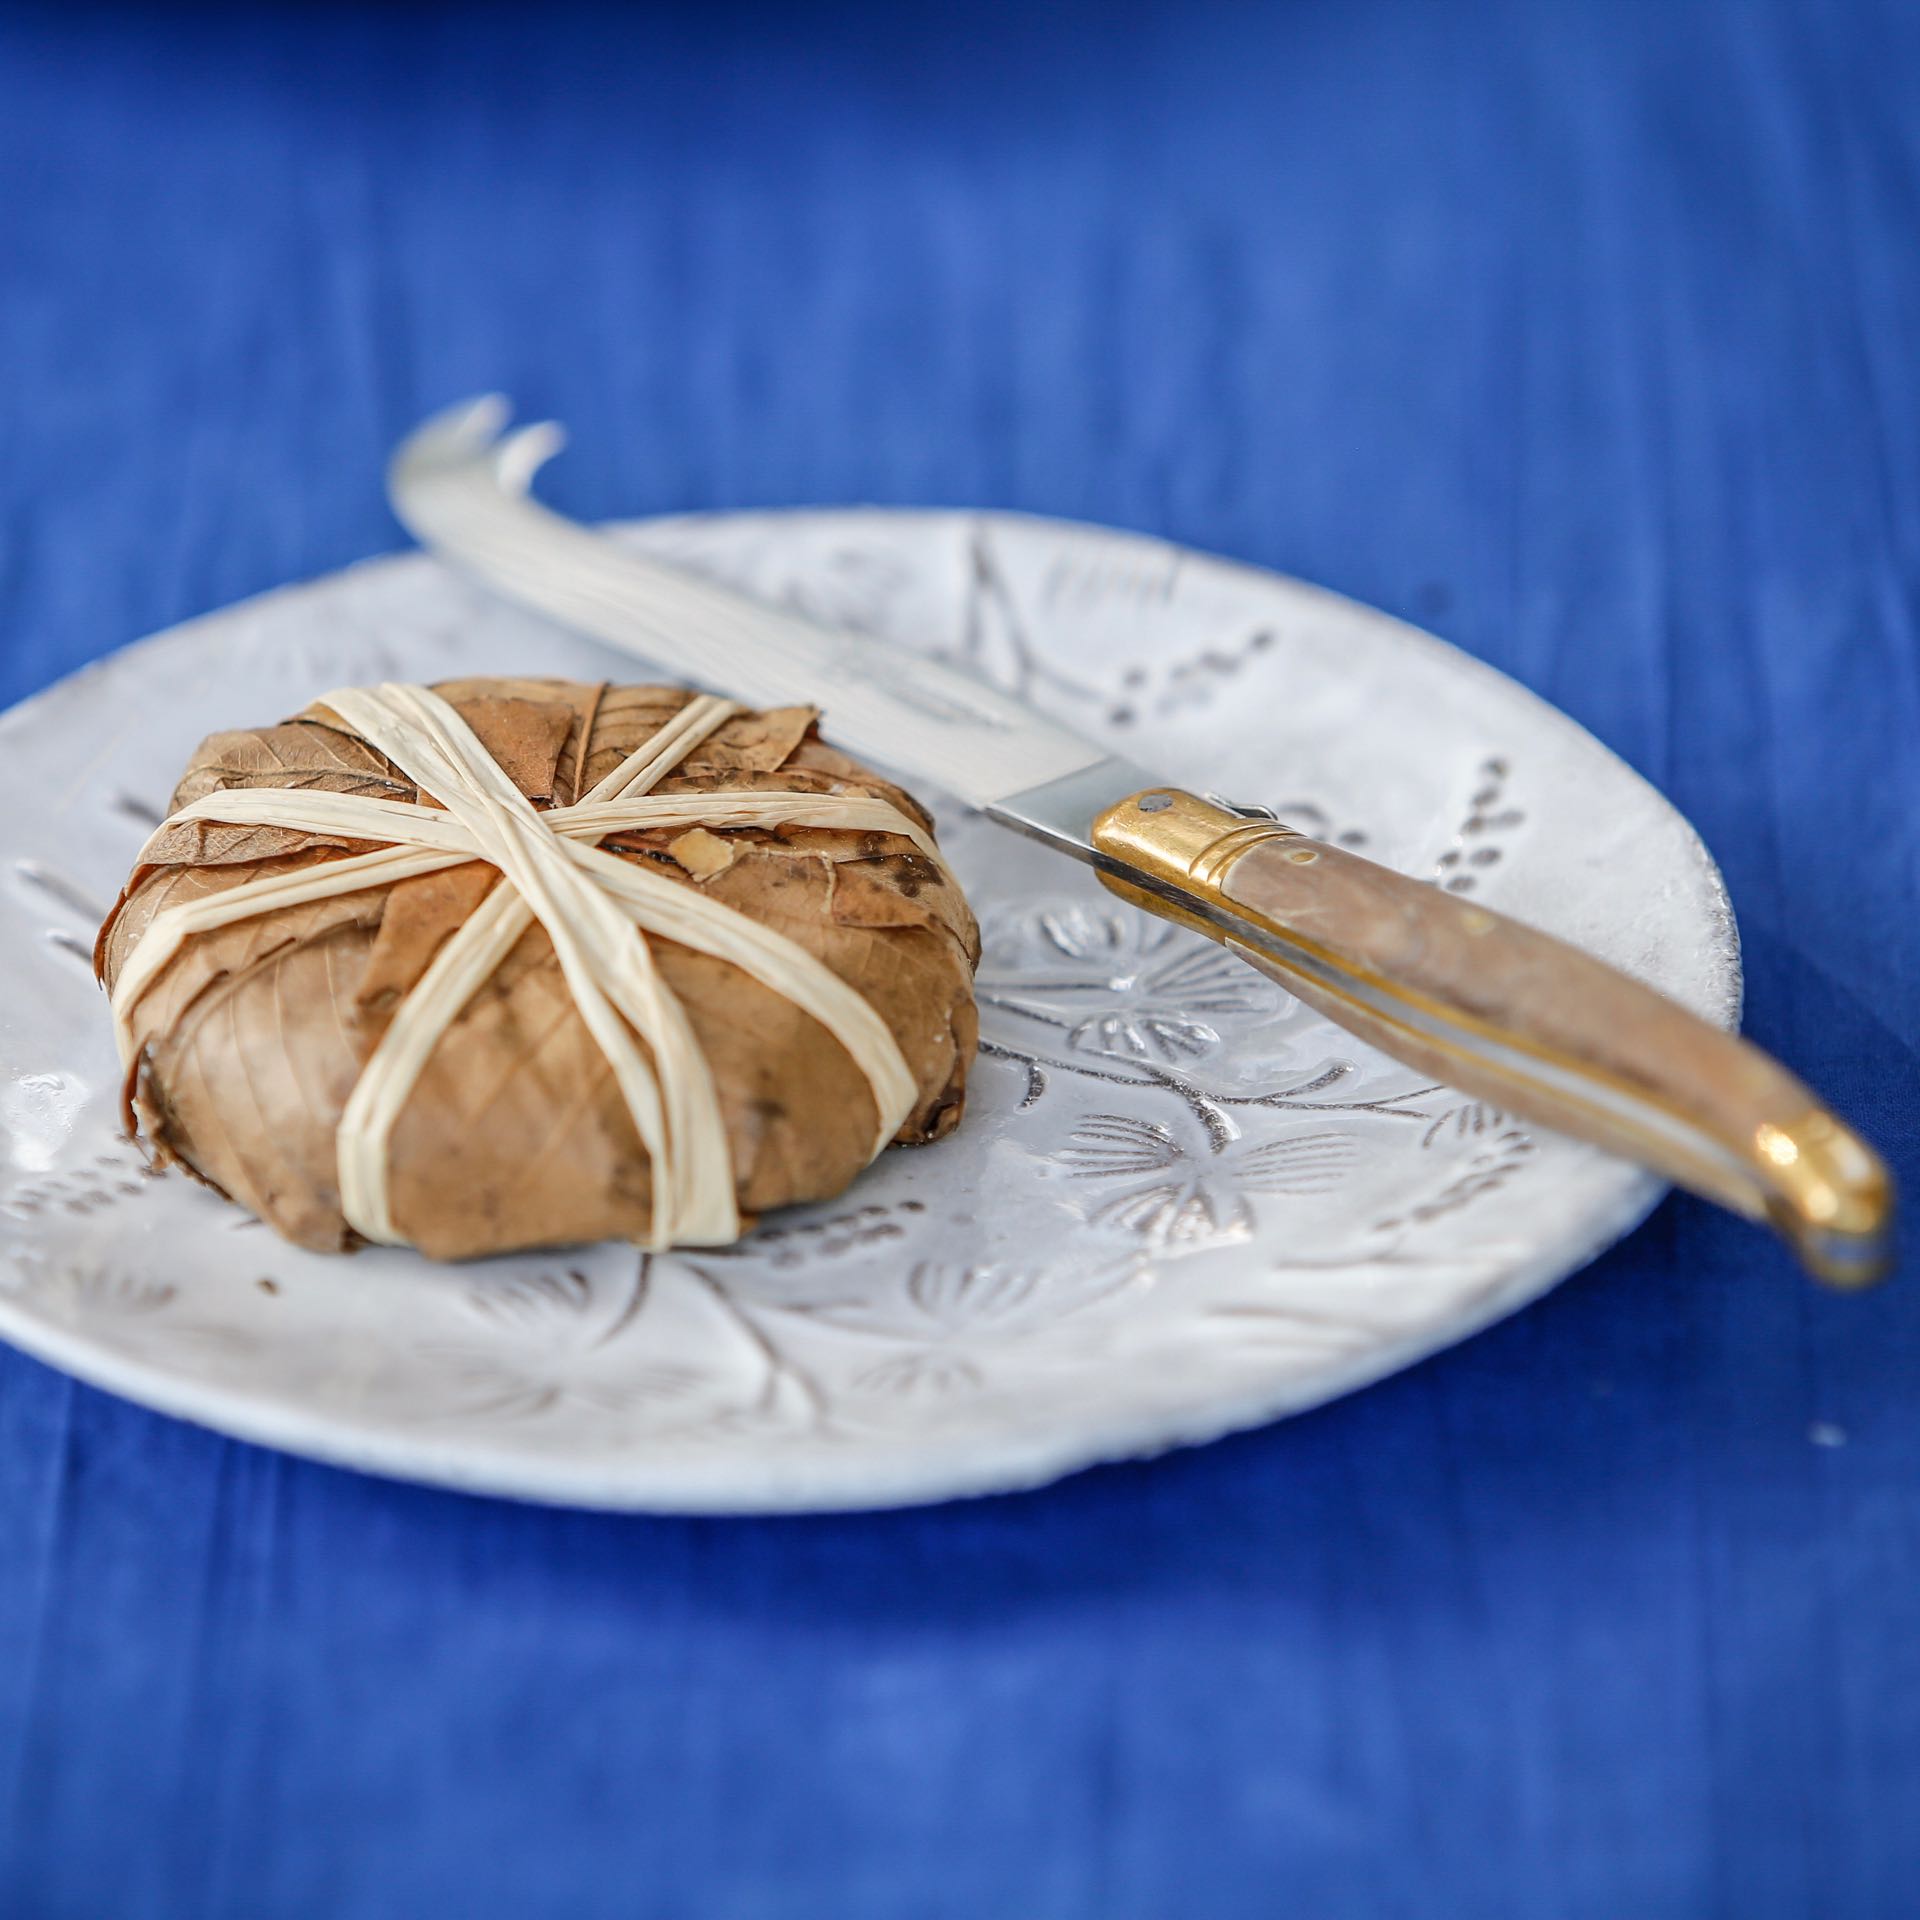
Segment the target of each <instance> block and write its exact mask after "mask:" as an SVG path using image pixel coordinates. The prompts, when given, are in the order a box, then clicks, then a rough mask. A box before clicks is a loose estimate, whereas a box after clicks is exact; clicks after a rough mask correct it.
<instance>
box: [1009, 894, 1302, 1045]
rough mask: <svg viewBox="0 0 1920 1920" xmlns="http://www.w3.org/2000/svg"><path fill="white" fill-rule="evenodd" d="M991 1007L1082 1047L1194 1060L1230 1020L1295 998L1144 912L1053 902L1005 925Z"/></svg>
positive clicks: (1276, 1007) (1257, 1013)
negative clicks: (1024, 919) (1020, 922)
mask: <svg viewBox="0 0 1920 1920" xmlns="http://www.w3.org/2000/svg"><path fill="white" fill-rule="evenodd" d="M978 991H979V995H980V999H981V1001H982V1002H983V1003H984V1004H985V1005H986V1006H987V1007H989V1008H991V1009H994V1010H996V1011H998V1012H1001V1013H1004V1014H1008V1015H1011V1016H1013V1017H1014V1019H1015V1020H1016V1021H1019V1022H1022V1023H1025V1024H1026V1025H1027V1027H1028V1030H1029V1031H1031V1029H1032V1028H1033V1027H1042V1028H1052V1029H1054V1030H1055V1031H1056V1032H1058V1033H1059V1034H1061V1035H1062V1036H1063V1037H1062V1040H1061V1041H1060V1043H1059V1044H1063V1045H1065V1046H1066V1047H1067V1048H1069V1049H1070V1050H1071V1051H1073V1052H1076V1053H1090V1054H1100V1055H1105V1056H1108V1057H1110V1058H1118V1059H1130V1060H1160V1061H1169V1062H1178V1061H1190V1060H1194V1059H1198V1058H1200V1057H1201V1056H1203V1055H1206V1054H1210V1053H1212V1052H1214V1051H1215V1050H1216V1049H1217V1048H1218V1047H1219V1046H1220V1044H1221V1041H1222V1037H1223V1036H1222V1023H1223V1022H1225V1021H1229V1020H1232V1019H1234V1018H1235V1017H1237V1016H1261V1015H1272V1014H1275V1013H1278V1012H1280V1011H1281V1010H1283V1009H1284V1008H1285V1007H1286V1006H1288V1005H1289V1004H1290V999H1289V996H1288V995H1287V994H1286V993H1284V992H1283V991H1282V990H1281V989H1280V988H1278V987H1276V986H1273V985H1272V984H1271V983H1270V982H1268V981H1266V980H1264V979H1263V978H1262V977H1261V976H1260V975H1259V974H1257V973H1255V972H1254V971H1253V970H1252V968H1250V967H1248V966H1246V965H1245V964H1243V963H1242V962H1241V961H1239V960H1236V959H1235V958H1234V957H1233V956H1232V955H1231V954H1229V953H1226V952H1224V951H1222V950H1221V949H1220V948H1218V947H1215V946H1213V945H1211V944H1209V943H1208V942H1207V941H1204V940H1202V939H1200V938H1199V937H1198V936H1197V935H1194V934H1191V933H1187V932H1185V931H1183V930H1182V929H1181V928H1178V927H1175V926H1171V925H1169V924H1168V923H1167V922H1165V921H1162V920H1153V919H1149V918H1148V917H1147V916H1146V915H1145V914H1141V913H1126V914H1119V913H1095V912H1090V911H1088V910H1087V909H1086V908H1084V907H1068V908H1050V909H1043V910H1042V911H1040V912H1039V913H1036V914H1033V915H1032V916H1030V918H1029V919H1028V921H1027V922H1026V923H1025V924H1024V925H1021V926H1017V927H1014V928H1011V929H1005V930H1002V932H1001V934H1000V936H999V937H998V938H997V939H996V940H995V941H994V942H993V943H991V944H990V946H989V949H988V955H987V958H986V959H985V960H983V961H982V963H981V969H980V978H979V982H978Z"/></svg>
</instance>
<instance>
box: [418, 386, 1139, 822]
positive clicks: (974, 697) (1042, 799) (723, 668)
mask: <svg viewBox="0 0 1920 1920" xmlns="http://www.w3.org/2000/svg"><path fill="white" fill-rule="evenodd" d="M507 418H508V408H507V404H506V402H505V401H504V400H501V399H499V398H497V397H490V398H487V399H484V400H476V401H469V402H467V403H466V404H464V405H462V406H459V407H455V408H452V409H450V410H449V411H448V412H446V413H443V414H440V415H438V416H436V417H435V418H434V419H432V420H429V421H428V422H427V423H426V424H425V425H424V426H422V427H420V428H418V429H417V430H416V431H415V432H414V433H413V434H411V435H410V436H409V437H408V438H407V439H406V440H404V441H403V442H402V443H401V444H400V447H399V448H398V450H397V451H396V452H395V454H394V456H393V459H392V462H391V463H390V465H389V467H388V470H387V490H388V494H389V497H390V498H391V500H392V502H393V509H394V512H395V513H396V514H398V516H399V517H400V520H401V522H402V523H403V524H404V525H405V526H406V527H407V529H408V530H409V531H410V532H411V533H412V534H413V535H414V536H415V538H417V539H418V540H419V541H420V543H421V545H422V546H424V547H427V548H429V549H430V550H431V551H433V552H435V553H437V554H439V555H441V556H442V557H443V558H445V559H447V560H450V561H452V562H454V563H455V564H456V565H458V566H459V567H461V568H462V569H463V570H464V571H466V572H468V573H471V574H473V575H475V576H476V577H477V578H478V579H480V580H481V581H483V582H484V583H485V584H486V585H487V586H489V587H492V588H493V589H494V590H495V591H497V592H499V593H502V594H504V595H505V596H506V597H507V598H509V599H512V600H516V601H518V602H520V603H521V604H522V605H524V606H528V607H531V608H534V609H536V610H537V611H539V612H541V613H544V614H546V615H548V616H550V617H551V618H553V619H555V620H557V621H559V622H561V623H562V624H563V625H566V626H569V627H574V628H577V629H578V630H580V631H582V632H584V633H590V634H592V635H594V636H595V637H596V638H597V639H600V640H604V641H606V642H607V643H608V644H609V645H612V646H615V647H618V648H620V649H621V650H622V651H623V652H626V653H631V654H635V655H638V656H639V657H640V658H641V659H644V660H648V661H651V662H652V663H653V664H654V665H655V666H657V667H660V668H663V669H665V670H666V671H667V672H668V673H670V674H672V675H674V676H675V677H676V678H678V679H683V680H687V681H690V682H692V683H693V684H694V685H697V686H702V687H707V688H711V689H712V690H713V691H715V692H719V693H726V694H731V695H733V696H734V697H736V698H738V699H741V700H747V701H751V702H753V703H754V704H755V705H757V706H807V705H816V704H817V705H821V706H824V707H825V708H826V709H827V730H828V732H829V734H830V735H831V737H832V738H833V740H834V741H835V743H836V744H837V745H840V746H843V747H845V748H846V749H847V750H848V751H849V752H852V753H855V754H857V755H859V756H860V757H861V758H863V759H869V760H873V761H877V762H878V763H879V764H880V765H882V766H885V767H891V768H894V769H897V770H898V771H900V772H902V773H906V774H911V775H917V776H921V777H924V778H926V779H928V780H932V781H935V782H937V783H938V784H939V785H940V786H942V787H945V788H946V789H947V790H948V791H949V792H952V793H955V794H958V795H959V796H960V797H961V798H962V799H964V800H968V801H970V802H972V803H973V804H974V805H975V806H978V807H983V808H986V809H987V810H988V811H990V812H992V813H993V814H994V815H995V816H996V817H998V818H1001V819H1003V820H1005V822H1006V823H1007V824H1008V825H1009V826H1014V827H1017V828H1019V829H1020V830H1021V831H1023V832H1026V833H1031V834H1035V835H1037V836H1038V837H1040V838H1042V839H1045V840H1048V841H1050V842H1052V843H1053V844H1055V845H1057V846H1060V847H1061V848H1062V849H1063V850H1064V851H1067V852H1070V853H1073V854H1075V855H1077V856H1078V857H1079V858H1081V859H1091V858H1092V857H1093V856H1092V850H1091V849H1090V848H1089V847H1088V845H1087V824H1088V822H1089V821H1091V819H1092V818H1093V815H1094V814H1095V813H1096V812H1098V811H1099V809H1100V808H1101V807H1102V806H1105V805H1106V804H1108V802H1109V801H1111V800H1116V799H1119V798H1120V797H1122V796H1123V795H1125V794H1127V793H1130V792H1134V791H1136V790H1137V789H1138V788H1140V787H1142V786H1148V785H1151V784H1152V779H1151V776H1149V775H1148V774H1146V773H1144V772H1142V771H1141V770H1140V769H1139V768H1137V767H1134V766H1132V765H1131V764H1130V763H1127V762H1125V761H1120V760H1116V759H1114V758H1112V757H1111V756H1109V755H1107V754H1105V753H1103V752H1102V751H1101V749H1100V748H1098V747H1096V746H1094V745H1092V744H1091V743H1090V742H1088V741H1085V740H1082V739H1080V738H1079V737H1078V736H1077V735H1076V734H1073V733H1071V732H1070V731H1068V730H1067V729H1066V728H1064V727H1060V726H1056V725H1055V724H1054V723H1053V722H1052V721H1050V720H1045V719H1042V718H1041V717H1040V716H1039V715H1038V714H1036V713H1034V712H1033V711H1032V710H1031V709H1030V708H1029V707H1027V706H1025V705H1023V704H1022V703H1021V702H1020V701H1018V700H1015V699H1013V698H1011V697H1010V696H1008V695H1007V694H1004V693H1002V692H1000V691H999V689H998V688H995V687H990V686H988V685H986V684H985V683H984V682H982V681H980V680H976V679H975V678H973V676H972V675H970V674H967V673H963V672H961V671H959V670H957V669H955V668H953V667H949V666H946V665H944V664H943V663H941V662H939V661H936V660H929V659H927V658H925V657H924V656H923V655H919V654H912V653H907V652H904V651H902V650H900V649H898V648H895V647H891V646H889V645H887V644H886V643H885V642H884V641H879V640H871V639H867V638H865V637H864V636H862V635H860V634H855V633H846V632H839V631H835V630H833V629H831V628H828V627H823V626H819V625H817V624H816V623H814V622H813V621H811V620H807V619H804V618H802V617H800V616H799V615H796V614H793V613H789V612H786V611H784V610H783V609H780V608H775V607H769V606H767V605H765V604H763V603H762V602H759V601H756V600H752V599H749V598H748V597H747V596H746V595H744V594H739V593H735V592H733V591H731V590H730V589H728V588H726V587H721V586H716V585H714V584H713V583H712V582H711V581H707V580H702V579H700V578H698V577H696V576H695V575H693V574H691V573H688V572H686V571H684V570H682V569H680V568H678V567H674V566H671V565H669V564H667V563H666V562H664V561H657V560H649V559H645V558H642V557H641V556H640V555H638V554H635V553H632V552H630V551H628V550H627V549H626V548H624V547H621V546H618V545H616V544H615V543H614V542H613V541H611V540H608V539H607V538H606V537H605V536H604V535H601V534H598V533H595V532H593V531H592V530H591V529H590V528H587V527H583V526H581V525H579V524H578V523H577V522H575V521H572V520H568V519H567V518H565V517H564V516H563V515H561V514H557V513H555V512H553V511H552V510H551V509H550V508H547V507H544V506H542V505H540V504H539V503H538V502H537V501H535V500H534V499H532V498H531V497H530V495H529V488H530V486H531V484H532V481H533V476H534V474H535V473H536V472H538V471H539V469H540V467H541V466H542V465H543V464H544V463H545V462H546V461H547V460H548V459H550V458H551V457H552V456H553V454H555V453H556V452H558V450H559V448H560V446H561V445H562V443H563V439H564V436H563V434H562V433H561V431H560V429H559V428H558V427H557V426H554V425H552V424H545V425H540V426H534V427H526V428H522V429H521V430H520V431H518V432H517V433H512V434H507V435H505V437H503V436H502V429H503V428H504V427H505V425H506V421H507Z"/></svg>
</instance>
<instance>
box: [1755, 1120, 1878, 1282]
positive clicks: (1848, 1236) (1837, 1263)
mask: <svg viewBox="0 0 1920 1920" xmlns="http://www.w3.org/2000/svg"><path fill="white" fill-rule="evenodd" d="M1754 1149H1755V1152H1756V1153H1757V1155H1758V1156H1759V1158H1760V1159H1761V1160H1763V1161H1764V1162H1765V1163H1766V1164H1767V1166H1768V1168H1769V1170H1770V1172H1771V1174H1772V1182H1771V1185H1772V1192H1771V1194H1770V1195H1769V1197H1768V1201H1767V1215H1768V1218H1769V1220H1770V1221H1771V1222H1772V1224H1773V1226H1774V1227H1775V1229H1776V1230H1777V1231H1778V1232H1779V1233H1780V1234H1781V1235H1782V1236H1783V1237H1784V1238H1785V1239H1786V1240H1787V1241H1788V1243H1789V1244H1790V1245H1791V1246H1792V1247H1793V1250H1794V1252H1795V1253H1797V1254H1798V1255H1799V1256H1800V1259H1801V1261H1802V1263H1803V1264H1804V1265H1805V1266H1806V1268H1807V1270H1808V1271H1809V1272H1810V1273H1811V1274H1812V1275H1813V1276H1814V1278H1815V1279H1817V1280H1820V1281H1823V1282H1825V1284H1826V1285H1828V1286H1830V1287H1837V1288H1840V1289H1841V1290H1842V1291H1845V1292H1856V1291H1858V1290H1859V1289H1861V1288H1863V1287H1870V1286H1873V1285H1874V1284H1875V1283H1876V1282H1878V1281H1881V1280H1884V1279H1885V1278H1886V1277H1887V1275H1888V1274H1889V1273H1890V1272H1891V1271H1892V1269H1893V1245H1894V1187H1893V1176H1892V1175H1891V1174H1890V1173H1888V1171H1887V1168H1886V1163H1885V1162H1884V1161H1882V1160H1881V1158H1880V1156H1879V1155H1878V1154H1877V1153H1875V1152H1874V1150H1873V1149H1872V1148H1871V1147H1870V1146H1868V1145H1867V1143H1866V1142H1865V1141H1864V1140H1862V1139H1861V1138H1860V1136H1859V1135H1858V1134H1856V1133H1854V1132H1853V1131H1852V1130H1851V1129H1850V1128H1848V1127H1846V1126H1845V1125H1843V1124H1842V1123H1841V1122H1840V1121H1839V1120H1837V1119H1835V1118H1834V1116H1833V1115H1832V1114H1830V1113H1828V1112H1827V1111H1826V1110H1825V1108H1823V1107H1814V1108H1811V1109H1809V1111H1808V1112H1806V1113H1804V1114H1803V1115H1801V1116H1800V1118H1799V1119H1797V1120H1795V1121H1794V1122H1792V1124H1790V1125H1788V1126H1776V1125H1774V1124H1772V1123H1771V1122H1769V1123H1767V1124H1765V1125H1763V1126H1762V1127H1761V1128H1760V1129H1759V1131H1758V1132H1757V1133H1756V1135H1755V1136H1754Z"/></svg>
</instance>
